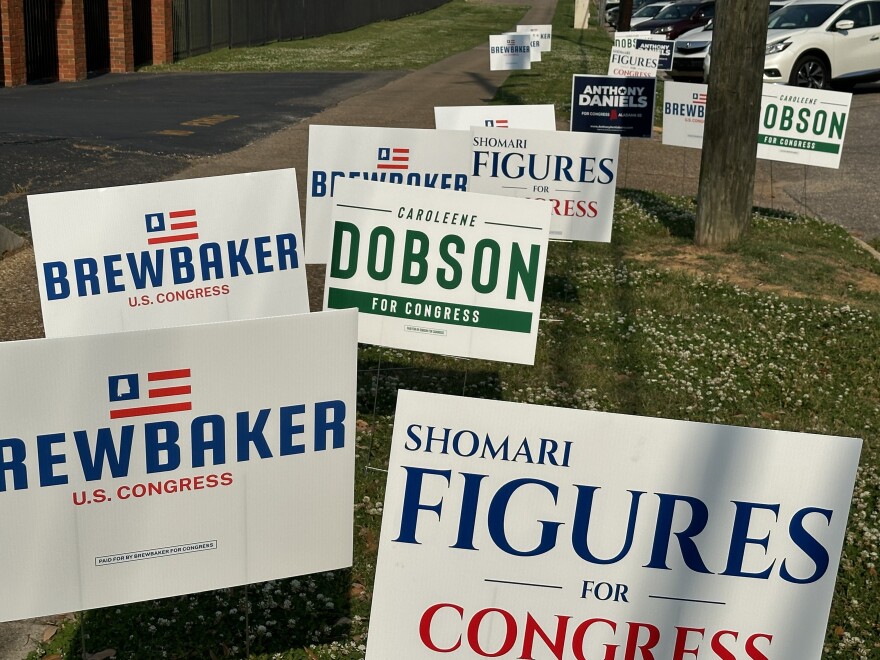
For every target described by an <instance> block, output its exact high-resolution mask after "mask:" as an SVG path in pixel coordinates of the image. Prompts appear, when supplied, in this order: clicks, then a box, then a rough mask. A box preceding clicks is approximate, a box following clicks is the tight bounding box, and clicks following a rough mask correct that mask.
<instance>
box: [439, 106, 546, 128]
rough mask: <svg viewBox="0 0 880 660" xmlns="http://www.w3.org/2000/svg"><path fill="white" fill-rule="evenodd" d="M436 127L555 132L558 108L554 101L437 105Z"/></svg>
mask: <svg viewBox="0 0 880 660" xmlns="http://www.w3.org/2000/svg"><path fill="white" fill-rule="evenodd" d="M434 126H435V127H437V128H438V129H440V130H445V131H467V130H470V129H471V127H472V126H488V127H489V128H535V129H538V130H542V131H555V130H556V110H555V108H554V106H553V104H552V103H545V104H541V105H460V106H436V107H435V108H434Z"/></svg>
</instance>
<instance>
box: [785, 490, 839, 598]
mask: <svg viewBox="0 0 880 660" xmlns="http://www.w3.org/2000/svg"><path fill="white" fill-rule="evenodd" d="M811 513H818V514H819V515H820V516H823V517H824V518H825V519H826V520H827V521H828V524H829V525H830V524H831V515H832V513H833V512H832V511H831V510H830V509H819V508H816V507H808V508H806V509H801V510H800V511H798V512H797V513H796V514H794V516H793V517H792V519H791V523H790V524H789V526H788V533H789V535H790V536H791V540H792V541H794V544H795V545H796V546H797V547H799V548H800V549H801V550H803V551H804V554H805V555H807V557H809V558H810V559H812V560H813V563H814V564H816V570H815V571H813V574H812V575H810V576H808V577H805V578H797V577H795V576H794V575H792V574H791V573H790V572H789V571H788V568H786V563H787V562H786V560H783V561H782V566H780V567H779V575H780V576H781V577H782V579H783V580H785V581H786V582H792V583H794V584H810V583H811V582H815V581H816V580H818V579H820V578H821V577H822V576H823V575H825V571H827V570H828V551H827V550H826V549H825V548H824V547H823V546H822V544H821V543H819V541H818V540H816V537H814V536H813V535H812V534H810V533H809V532H808V531H807V530H806V529H804V518H806V517H807V516H808V515H810V514H811Z"/></svg>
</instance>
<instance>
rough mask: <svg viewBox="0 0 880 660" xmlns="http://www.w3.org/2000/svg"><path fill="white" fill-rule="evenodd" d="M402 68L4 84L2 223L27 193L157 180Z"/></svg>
mask: <svg viewBox="0 0 880 660" xmlns="http://www.w3.org/2000/svg"><path fill="white" fill-rule="evenodd" d="M404 73H406V72H403V71H399V72H379V73H347V72H340V73H236V74H200V73H181V74H156V75H152V74H134V75H132V74H129V75H125V74H120V75H113V74H110V75H105V76H100V77H97V78H93V79H90V80H85V81H82V82H78V83H70V84H68V83H57V84H51V85H27V86H23V87H16V88H9V89H5V88H0V224H3V225H5V226H6V227H8V228H9V229H12V230H13V231H16V232H18V233H27V232H28V230H29V223H28V217H27V205H26V200H25V196H26V195H27V194H31V193H41V192H57V191H62V190H71V189H79V188H95V187H103V186H118V185H125V184H131V183H143V182H148V181H160V180H163V179H166V178H168V177H169V176H171V175H172V174H173V173H175V172H177V171H179V170H181V169H183V168H184V167H186V166H187V165H188V164H189V162H190V161H192V160H194V159H197V158H202V157H205V156H212V155H217V154H221V153H227V152H230V151H233V150H235V149H238V148H240V147H243V146H245V145H246V144H249V143H251V142H253V141H254V140H256V139H258V138H261V137H264V136H266V135H269V134H271V133H273V132H275V131H277V130H279V129H281V128H283V127H285V126H289V125H290V124H292V123H296V122H298V121H300V120H302V119H305V118H306V117H310V116H312V115H315V114H317V113H318V112H320V111H322V110H324V109H325V108H327V107H329V106H332V105H335V104H336V103H338V102H340V101H342V100H344V99H346V98H350V97H352V96H355V95H357V94H360V93H362V92H364V91H367V90H370V89H376V88H378V87H382V86H383V85H385V84H386V83H387V82H390V81H391V80H394V79H396V78H398V77H400V76H401V75H403V74H404Z"/></svg>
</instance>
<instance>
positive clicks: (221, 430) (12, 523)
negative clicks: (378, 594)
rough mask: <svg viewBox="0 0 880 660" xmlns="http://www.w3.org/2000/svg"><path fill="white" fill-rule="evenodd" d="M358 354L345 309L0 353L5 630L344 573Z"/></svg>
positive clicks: (4, 348) (50, 342)
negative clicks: (56, 617) (14, 624)
mask: <svg viewBox="0 0 880 660" xmlns="http://www.w3.org/2000/svg"><path fill="white" fill-rule="evenodd" d="M356 341H357V318H356V314H355V313H354V312H353V311H343V312H332V313H324V314H300V315H296V316H279V317H275V318H271V319H259V320H255V321H239V322H232V323H213V324H206V325H196V326H187V327H181V328H170V329H165V330H148V331H143V332H124V333H114V334H108V335H100V336H94V335H93V336H84V337H69V338H63V339H46V340H36V341H23V342H7V343H0V364H2V365H3V369H2V370H0V401H2V405H3V414H2V415H0V520H2V521H3V524H2V525H0V567H2V569H3V581H2V586H0V595H2V597H0V621H9V620H12V619H21V618H25V617H34V616H40V615H47V614H53V613H57V612H71V611H76V610H84V609H91V608H95V607H106V606H108V605H116V604H120V603H129V602H134V601H140V600H146V599H151V598H164V597H167V596H175V595H179V594H185V593H191V592H195V591H204V590H207V589H219V588H221V587H229V586H233V585H239V584H245V583H250V582H263V581H265V580H272V579H277V578H282V577H287V576H291V575H301V574H305V573H313V572H316V571H324V570H331V569H336V568H342V567H345V566H350V565H351V552H352V550H351V547H352V546H351V544H352V508H351V506H352V497H353V487H354V421H355V370H356V359H357V344H356ZM60 365H63V366H64V368H60Z"/></svg>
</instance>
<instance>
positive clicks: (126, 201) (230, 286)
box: [28, 169, 309, 337]
mask: <svg viewBox="0 0 880 660" xmlns="http://www.w3.org/2000/svg"><path fill="white" fill-rule="evenodd" d="M28 208H29V211H30V217H31V230H32V231H33V240H34V255H35V258H36V262H37V278H38V280H39V286H40V303H41V305H42V308H43V323H44V325H45V328H46V336H47V337H67V336H72V335H86V334H100V333H108V332H119V331H125V330H144V329H150V328H163V327H169V326H176V325H188V324H192V323H208V322H213V321H230V320H237V319H249V318H260V317H268V316H278V315H281V314H296V313H301V312H308V311H309V300H308V291H307V289H306V276H305V269H304V267H303V256H304V255H303V244H302V223H301V221H300V217H299V201H298V200H297V192H296V173H295V172H294V170H292V169H288V170H276V171H271V172H253V173H250V174H235V175H232V176H219V177H210V178H205V179H189V180H186V181H166V182H162V183H148V184H142V185H136V186H121V187H118V188H100V189H96V190H78V191H73V192H64V193H51V194H46V195H29V196H28Z"/></svg>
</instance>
